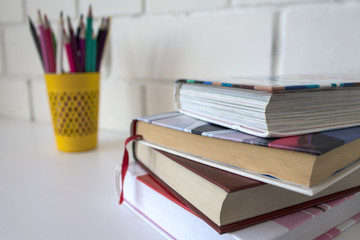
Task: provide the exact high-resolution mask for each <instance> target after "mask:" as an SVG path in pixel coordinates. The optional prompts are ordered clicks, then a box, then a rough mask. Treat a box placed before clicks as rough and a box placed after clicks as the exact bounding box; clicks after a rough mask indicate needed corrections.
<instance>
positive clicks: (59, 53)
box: [56, 11, 64, 73]
mask: <svg viewBox="0 0 360 240" xmlns="http://www.w3.org/2000/svg"><path fill="white" fill-rule="evenodd" d="M63 30H64V17H63V12H62V11H61V12H60V18H59V28H58V32H57V33H58V34H57V36H58V40H59V43H58V44H57V46H56V73H63V72H64V68H63V44H64V36H63Z"/></svg>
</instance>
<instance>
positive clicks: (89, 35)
mask: <svg viewBox="0 0 360 240" xmlns="http://www.w3.org/2000/svg"><path fill="white" fill-rule="evenodd" d="M92 32H93V30H92V11H91V5H90V6H89V12H88V16H87V25H86V46H85V49H86V55H85V56H86V59H85V71H86V72H91V71H92V67H91V65H92V58H93V56H92V55H93V54H92V51H93V50H92V49H93V47H92Z"/></svg>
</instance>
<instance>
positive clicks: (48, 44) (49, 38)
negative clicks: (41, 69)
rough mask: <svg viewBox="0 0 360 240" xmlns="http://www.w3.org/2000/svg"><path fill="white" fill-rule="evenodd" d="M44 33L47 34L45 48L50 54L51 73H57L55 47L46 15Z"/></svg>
mask: <svg viewBox="0 0 360 240" xmlns="http://www.w3.org/2000/svg"><path fill="white" fill-rule="evenodd" d="M44 20H45V21H44V32H45V46H46V52H47V54H48V60H49V72H55V68H56V66H55V54H54V46H53V38H52V33H51V29H50V25H49V21H48V19H47V16H46V14H45V15H44Z"/></svg>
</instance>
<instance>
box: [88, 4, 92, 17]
mask: <svg viewBox="0 0 360 240" xmlns="http://www.w3.org/2000/svg"><path fill="white" fill-rule="evenodd" d="M88 17H90V18H91V17H92V7H91V4H90V5H89V12H88Z"/></svg>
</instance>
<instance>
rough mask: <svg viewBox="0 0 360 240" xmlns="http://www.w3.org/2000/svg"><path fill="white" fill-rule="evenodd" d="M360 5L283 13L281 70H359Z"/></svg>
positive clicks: (287, 72)
mask: <svg viewBox="0 0 360 240" xmlns="http://www.w3.org/2000/svg"><path fill="white" fill-rule="evenodd" d="M359 23H360V5H359V6H356V7H355V6H352V7H344V8H342V7H341V8H339V7H335V6H324V7H316V8H311V9H309V8H305V9H292V10H289V11H286V12H285V13H284V16H283V29H282V31H283V39H282V51H281V54H282V56H281V58H280V63H279V73H280V74H296V73H305V74H307V73H310V74H314V73H315V74H316V73H320V74H321V73H335V74H341V73H354V74H360V27H359Z"/></svg>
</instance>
